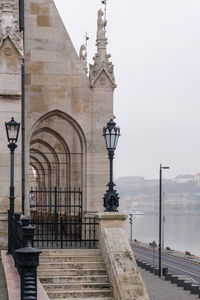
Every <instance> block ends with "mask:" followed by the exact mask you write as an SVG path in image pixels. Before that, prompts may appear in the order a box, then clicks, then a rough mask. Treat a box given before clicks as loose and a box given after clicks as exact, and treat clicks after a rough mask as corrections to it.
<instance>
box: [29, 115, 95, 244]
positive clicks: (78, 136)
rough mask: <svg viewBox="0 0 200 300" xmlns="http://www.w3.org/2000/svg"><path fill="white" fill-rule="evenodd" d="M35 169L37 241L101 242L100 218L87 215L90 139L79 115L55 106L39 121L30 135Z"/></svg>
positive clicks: (32, 204) (33, 192)
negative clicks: (98, 232) (97, 237)
mask: <svg viewBox="0 0 200 300" xmlns="http://www.w3.org/2000/svg"><path fill="white" fill-rule="evenodd" d="M30 170H31V172H30V178H29V182H30V185H31V183H34V186H33V187H31V190H30V215H31V220H32V221H31V222H32V223H33V224H34V226H35V227H36V234H35V243H36V246H37V247H52V248H57V247H59V248H63V247H75V246H77V247H80V246H81V245H82V246H83V245H84V243H83V242H85V246H88V243H89V244H91V246H92V244H93V246H95V244H96V242H95V238H94V231H95V230H96V229H95V228H96V223H95V220H94V219H92V218H89V220H86V219H85V218H84V217H83V212H84V211H85V210H86V197H85V195H86V184H85V182H86V141H85V137H84V134H83V131H82V129H81V127H80V126H79V124H78V123H77V122H76V121H75V120H74V119H72V118H71V117H70V116H68V115H67V114H65V113H63V112H61V111H58V110H55V111H52V112H50V113H48V114H46V115H44V116H43V117H41V118H40V119H39V120H38V121H37V122H36V124H35V126H34V128H33V131H32V136H31V140H30ZM88 222H89V223H88ZM83 228H84V229H83ZM83 235H84V237H83ZM89 240H90V241H89Z"/></svg>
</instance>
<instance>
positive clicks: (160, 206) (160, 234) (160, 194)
mask: <svg viewBox="0 0 200 300" xmlns="http://www.w3.org/2000/svg"><path fill="white" fill-rule="evenodd" d="M163 169H169V167H168V166H167V167H163V166H162V164H160V176H159V252H158V253H159V277H161V269H162V266H161V260H162V257H161V256H162V252H161V242H162V220H163V218H162V170H163Z"/></svg>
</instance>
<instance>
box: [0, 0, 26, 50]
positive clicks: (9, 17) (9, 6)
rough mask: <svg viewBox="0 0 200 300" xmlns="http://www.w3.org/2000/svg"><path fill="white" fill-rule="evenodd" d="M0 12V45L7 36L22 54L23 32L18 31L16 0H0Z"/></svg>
mask: <svg viewBox="0 0 200 300" xmlns="http://www.w3.org/2000/svg"><path fill="white" fill-rule="evenodd" d="M0 14H1V15H0V47H1V45H2V44H3V41H4V40H5V39H6V38H8V37H9V38H10V39H11V41H12V42H13V43H14V45H15V47H16V49H17V50H18V51H19V53H20V54H21V55H22V56H23V33H22V32H20V31H19V17H18V15H19V14H18V1H16V0H0ZM5 54H6V53H5ZM6 55H8V54H6Z"/></svg>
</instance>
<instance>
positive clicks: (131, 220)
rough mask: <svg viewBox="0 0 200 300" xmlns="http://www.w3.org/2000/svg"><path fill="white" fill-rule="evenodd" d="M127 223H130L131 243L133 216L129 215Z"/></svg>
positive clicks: (131, 237) (131, 238)
mask: <svg viewBox="0 0 200 300" xmlns="http://www.w3.org/2000/svg"><path fill="white" fill-rule="evenodd" d="M129 222H130V240H131V242H132V240H133V214H130V219H129Z"/></svg>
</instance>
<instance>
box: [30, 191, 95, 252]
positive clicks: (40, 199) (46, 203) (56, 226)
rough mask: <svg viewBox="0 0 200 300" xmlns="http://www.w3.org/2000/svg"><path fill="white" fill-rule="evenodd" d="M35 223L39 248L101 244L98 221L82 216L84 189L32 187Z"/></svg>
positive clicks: (32, 208)
mask: <svg viewBox="0 0 200 300" xmlns="http://www.w3.org/2000/svg"><path fill="white" fill-rule="evenodd" d="M30 200H31V224H33V225H34V227H35V228H36V230H35V235H34V245H35V246H37V247H39V248H60V249H62V248H97V246H98V239H97V230H98V223H97V222H96V219H95V218H94V217H83V216H82V193H81V191H80V190H78V191H77V190H75V189H73V191H67V190H62V189H61V188H57V187H55V188H54V189H49V190H31V192H30Z"/></svg>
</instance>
